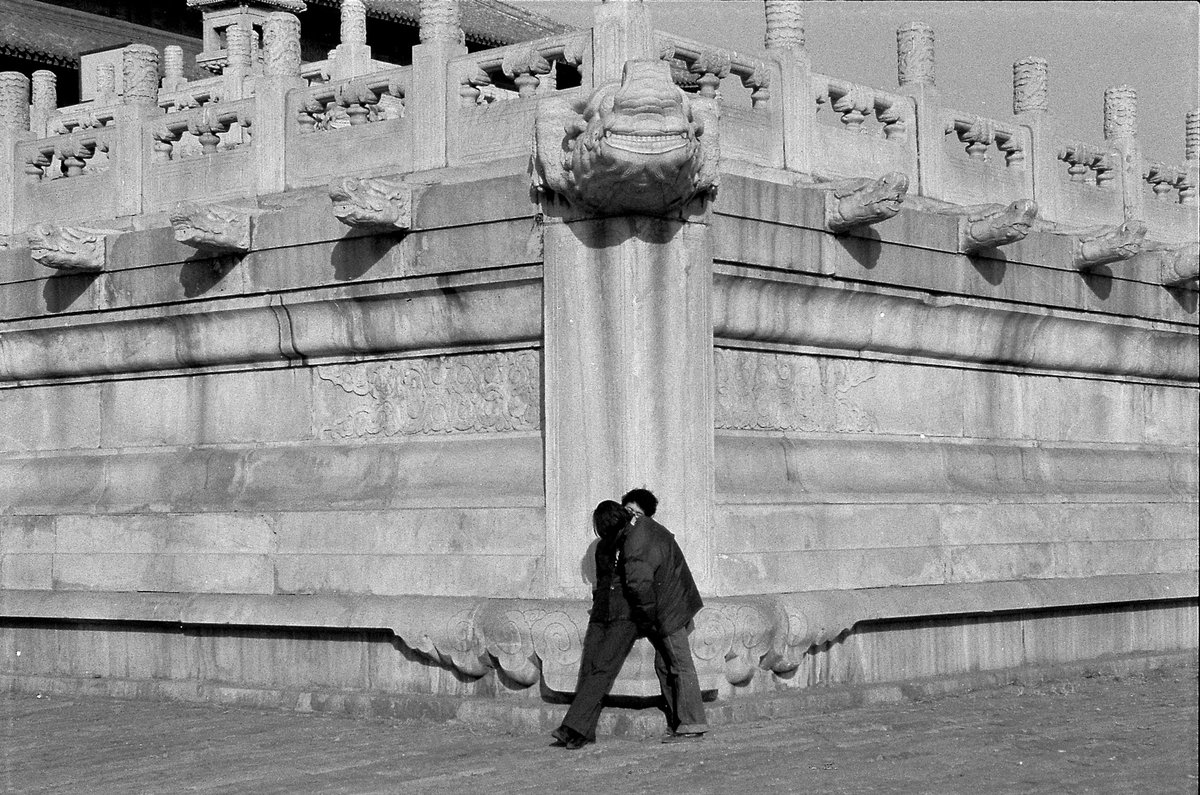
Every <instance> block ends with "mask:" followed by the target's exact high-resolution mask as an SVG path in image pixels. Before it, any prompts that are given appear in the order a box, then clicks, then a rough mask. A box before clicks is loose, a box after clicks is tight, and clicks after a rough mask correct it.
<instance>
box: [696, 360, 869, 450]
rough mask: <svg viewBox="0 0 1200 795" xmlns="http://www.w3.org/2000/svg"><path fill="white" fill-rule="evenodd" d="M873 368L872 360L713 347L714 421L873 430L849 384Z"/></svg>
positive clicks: (728, 426)
mask: <svg viewBox="0 0 1200 795" xmlns="http://www.w3.org/2000/svg"><path fill="white" fill-rule="evenodd" d="M876 370H877V365H876V364H875V363H874V362H856V361H843V360H826V359H812V358H808V357H802V356H795V355H792V354H782V353H752V352H749V351H735V350H724V349H718V350H717V351H716V352H715V375H716V404H715V409H716V412H715V414H716V417H715V419H716V427H717V428H719V429H722V430H764V431H767V430H769V431H843V432H851V433H873V432H875V431H876V429H877V423H876V421H875V418H874V417H873V416H872V415H871V413H870V412H869V411H867V410H866V409H865V408H864V407H863V406H862V405H861V404H860V403H859V401H858V400H857V399H856V396H855V394H854V390H855V388H856V387H858V386H859V385H860V384H862V383H864V382H866V381H869V380H871V379H872V378H874V377H875V374H876Z"/></svg>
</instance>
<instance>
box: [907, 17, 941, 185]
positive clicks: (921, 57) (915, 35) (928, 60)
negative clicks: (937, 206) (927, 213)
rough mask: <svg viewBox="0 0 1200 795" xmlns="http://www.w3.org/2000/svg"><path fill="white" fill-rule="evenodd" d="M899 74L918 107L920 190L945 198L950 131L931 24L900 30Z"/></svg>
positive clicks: (909, 24)
mask: <svg viewBox="0 0 1200 795" xmlns="http://www.w3.org/2000/svg"><path fill="white" fill-rule="evenodd" d="M896 75H897V78H898V80H899V84H900V93H902V94H907V95H908V96H910V97H912V98H913V102H914V104H915V106H916V125H915V126H916V135H917V153H918V156H917V174H916V177H917V180H916V182H917V184H916V193H918V194H919V195H921V196H931V197H933V198H941V197H942V194H943V193H944V191H945V186H944V185H943V183H942V179H943V171H944V162H945V144H944V142H943V138H944V137H945V135H946V130H945V126H944V125H943V124H942V120H941V115H942V113H941V102H940V100H939V97H938V90H937V84H936V83H935V81H934V38H933V28H931V27H930V26H929V25H926V24H925V23H923V22H910V23H908V24H907V25H903V26H901V27H900V28H898V29H897V30H896Z"/></svg>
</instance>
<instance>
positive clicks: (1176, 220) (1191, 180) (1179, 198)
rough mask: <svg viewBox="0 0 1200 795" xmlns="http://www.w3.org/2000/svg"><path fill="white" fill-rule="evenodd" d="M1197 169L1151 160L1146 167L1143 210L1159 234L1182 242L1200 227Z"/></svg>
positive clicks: (1148, 224)
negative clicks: (1197, 199) (1197, 222)
mask: <svg viewBox="0 0 1200 795" xmlns="http://www.w3.org/2000/svg"><path fill="white" fill-rule="evenodd" d="M1195 173H1196V170H1195V168H1194V167H1193V168H1188V166H1187V165H1178V166H1175V165H1168V164H1166V163H1158V162H1154V161H1148V162H1146V163H1145V164H1144V166H1143V167H1142V185H1141V188H1142V191H1143V194H1144V197H1143V200H1142V210H1143V213H1144V218H1145V220H1146V224H1147V226H1149V228H1150V230H1151V232H1152V233H1153V234H1154V235H1155V236H1156V237H1159V238H1162V239H1165V240H1173V241H1177V242H1182V241H1184V240H1187V239H1188V238H1187V237H1186V231H1187V230H1189V229H1190V230H1192V232H1193V233H1194V232H1195V229H1196V218H1197V213H1196V181H1197V180H1196V176H1195Z"/></svg>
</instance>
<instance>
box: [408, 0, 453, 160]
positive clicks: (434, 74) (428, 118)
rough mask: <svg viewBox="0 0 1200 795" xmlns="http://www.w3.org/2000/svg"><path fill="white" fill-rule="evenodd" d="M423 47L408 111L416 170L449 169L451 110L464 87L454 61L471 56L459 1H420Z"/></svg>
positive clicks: (416, 52) (416, 53)
mask: <svg viewBox="0 0 1200 795" xmlns="http://www.w3.org/2000/svg"><path fill="white" fill-rule="evenodd" d="M419 11H420V19H419V23H420V35H421V43H420V44H418V45H417V46H415V47H413V71H412V93H411V96H410V97H408V98H406V102H405V107H406V109H407V110H406V112H407V114H408V118H409V119H410V120H411V122H412V125H413V141H414V145H413V153H412V154H413V168H414V169H416V170H421V169H425V168H440V167H442V166H444V165H446V152H447V144H446V140H447V136H449V135H453V134H457V131H456V130H452V129H448V127H449V126H450V125H449V124H448V120H449V118H450V116H449V114H450V109H451V108H454V107H456V106H457V103H458V92H459V89H460V87H461V86H460V83H459V80H458V76H457V75H456V76H455V77H454V79H451V78H450V76H449V74H448V72H449V68H448V67H449V63H450V60H451V59H453V58H456V57H458V56H460V55H465V54H466V52H467V48H466V46H465V45H464V44H463V32H462V28H461V27H459V10H458V0H420V5H419Z"/></svg>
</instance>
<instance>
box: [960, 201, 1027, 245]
mask: <svg viewBox="0 0 1200 795" xmlns="http://www.w3.org/2000/svg"><path fill="white" fill-rule="evenodd" d="M941 212H943V213H949V214H952V215H957V216H959V219H958V250H959V251H961V252H963V253H964V254H974V253H976V252H979V251H983V250H984V249H989V248H997V247H999V246H1006V245H1008V244H1009V243H1016V242H1017V241H1018V240H1024V239H1025V237H1026V236H1027V235H1028V234H1029V230H1030V229H1032V228H1033V225H1034V223H1035V222H1036V221H1037V215H1038V206H1037V202H1035V201H1032V200H1031V199H1017V200H1016V201H1015V202H1013V203H1012V204H1009V205H1008V206H1007V207H1006V206H1004V205H1003V204H977V205H971V206H968V207H954V208H951V209H948V210H945V209H944V210H942V211H941Z"/></svg>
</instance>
